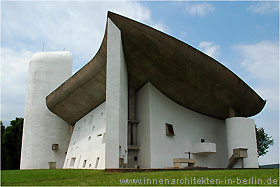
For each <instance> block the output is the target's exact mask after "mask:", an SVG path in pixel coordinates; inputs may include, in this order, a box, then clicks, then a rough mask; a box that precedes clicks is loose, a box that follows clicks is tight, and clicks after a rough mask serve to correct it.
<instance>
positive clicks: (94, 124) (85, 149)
mask: <svg viewBox="0 0 280 187" xmlns="http://www.w3.org/2000/svg"><path fill="white" fill-rule="evenodd" d="M105 108H106V102H104V103H102V104H101V105H99V106H98V107H97V108H95V109H94V110H92V111H91V112H89V113H88V114H87V115H85V116H84V117H83V118H81V119H80V120H79V121H77V122H76V124H75V127H74V131H73V134H72V137H71V141H70V144H69V148H68V151H67V155H66V159H65V162H64V166H63V168H72V169H73V168H78V169H104V168H105V143H106V131H105V125H106V114H105ZM73 158H75V162H74V164H73V165H71V164H70V163H71V159H73ZM85 160H86V161H85ZM97 160H98V161H97ZM97 162H98V163H97ZM84 163H85V164H84Z"/></svg>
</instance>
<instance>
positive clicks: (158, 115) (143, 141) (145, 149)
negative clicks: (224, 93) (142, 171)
mask: <svg viewBox="0 0 280 187" xmlns="http://www.w3.org/2000/svg"><path fill="white" fill-rule="evenodd" d="M136 116H137V120H139V121H140V123H139V124H138V127H137V131H138V132H137V134H138V136H137V138H138V139H137V142H138V143H139V145H140V150H139V154H138V157H139V159H138V163H139V165H140V167H141V168H164V167H173V158H187V157H188V155H186V154H185V152H186V151H192V148H193V146H194V145H196V144H197V143H200V141H201V139H205V141H206V142H211V143H215V144H216V153H211V154H193V155H191V158H193V159H195V160H196V161H197V163H196V166H205V167H216V168H219V167H221V168H224V167H226V166H227V164H228V159H227V143H226V129H225V122H224V120H219V119H215V118H211V117H208V116H205V115H202V114H200V113H197V112H194V111H192V110H189V109H187V108H185V107H183V106H180V105H178V104H177V103H175V102H174V101H172V100H170V99H169V98H168V97H166V96H165V95H164V94H162V93H161V92H160V91H159V90H158V89H157V88H155V87H154V86H153V85H152V84H151V83H147V84H146V85H145V86H144V87H143V88H141V89H140V90H139V91H138V92H137V94H136ZM165 123H169V124H172V125H173V129H174V133H175V136H171V137H170V136H166V129H165Z"/></svg>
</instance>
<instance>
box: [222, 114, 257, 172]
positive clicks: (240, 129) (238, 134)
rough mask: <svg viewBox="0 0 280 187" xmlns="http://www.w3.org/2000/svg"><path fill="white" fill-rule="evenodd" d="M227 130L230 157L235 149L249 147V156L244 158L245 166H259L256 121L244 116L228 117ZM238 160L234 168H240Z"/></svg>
mask: <svg viewBox="0 0 280 187" xmlns="http://www.w3.org/2000/svg"><path fill="white" fill-rule="evenodd" d="M226 132H227V144H228V158H230V157H231V155H232V153H233V149H236V148H247V149H248V151H247V153H248V158H245V159H244V167H245V168H258V167H259V166H258V156H257V143H256V133H255V122H254V120H253V119H250V118H244V117H232V118H228V119H226ZM240 167H241V162H240V161H238V162H237V163H236V164H235V165H234V168H240Z"/></svg>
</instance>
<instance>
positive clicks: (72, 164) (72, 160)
mask: <svg viewBox="0 0 280 187" xmlns="http://www.w3.org/2000/svg"><path fill="white" fill-rule="evenodd" d="M75 161H76V157H72V158H71V161H70V165H69V166H74V164H75Z"/></svg>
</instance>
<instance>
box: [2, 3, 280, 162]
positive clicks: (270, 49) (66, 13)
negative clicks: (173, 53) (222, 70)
mask: <svg viewBox="0 0 280 187" xmlns="http://www.w3.org/2000/svg"><path fill="white" fill-rule="evenodd" d="M278 7H279V5H278V2H212V1H208V2H135V1H134V2H125V1H122V2H113V1H111V2H93V1H87V2H74V1H71V2H67V1H61V2H43V1H41V2H20V1H18V2H17V1H13V2H8V1H4V2H2V7H1V24H2V25H1V39H2V42H1V90H2V93H1V99H2V101H1V120H2V121H3V123H4V124H5V125H8V124H9V121H10V120H12V119H14V118H15V117H23V113H24V103H25V93H26V82H27V72H28V63H29V60H30V58H31V56H32V55H33V54H34V53H36V52H40V51H42V50H43V43H44V49H45V51H60V50H64V49H65V50H67V51H70V52H72V54H73V73H75V72H76V71H77V70H78V69H80V68H81V67H82V66H84V65H85V64H86V63H87V62H88V61H89V60H90V59H91V58H92V57H93V56H94V55H95V53H96V51H97V49H98V48H99V46H100V44H101V41H102V38H103V35H104V30H105V23H106V14H107V11H113V12H116V13H118V14H121V15H124V16H127V17H129V18H132V19H135V20H137V21H140V22H142V23H145V24H147V25H149V26H152V27H155V28H157V29H159V30H161V31H163V32H166V33H168V34H170V35H172V36H174V37H176V38H177V39H180V40H182V41H184V42H185V43H188V44H190V45H192V46H193V47H195V48H197V49H199V50H201V51H203V52H205V53H206V54H208V55H210V56H212V57H213V58H215V59H217V60H218V61H219V62H221V63H222V64H224V65H225V66H226V67H228V68H229V69H231V70H232V71H233V72H234V73H235V74H237V75H238V76H239V77H241V78H242V79H243V80H244V81H245V82H246V83H247V84H248V85H249V86H251V87H252V88H253V89H254V90H256V92H257V93H258V94H259V95H260V96H261V97H262V98H264V99H266V100H267V104H266V106H265V108H264V110H263V111H262V112H261V113H260V114H258V115H256V116H254V117H253V118H254V119H255V122H256V124H257V126H259V127H264V128H265V130H266V131H267V132H268V134H269V135H271V136H273V138H274V140H275V145H274V146H273V147H271V149H270V151H269V153H268V154H267V155H266V156H264V157H261V158H260V159H259V162H260V164H270V163H279V160H278V159H279V148H278V147H279V97H278V96H279V79H278V76H279V52H278V51H279V46H278V43H279V25H278V23H279V18H278V14H279V8H278Z"/></svg>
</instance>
